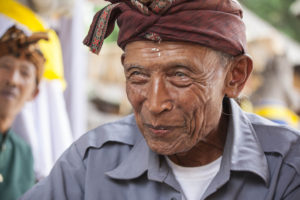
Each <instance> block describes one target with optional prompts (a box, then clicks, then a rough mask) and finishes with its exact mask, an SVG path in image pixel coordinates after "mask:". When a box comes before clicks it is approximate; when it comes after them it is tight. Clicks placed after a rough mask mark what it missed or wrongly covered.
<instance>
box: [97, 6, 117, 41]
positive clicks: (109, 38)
mask: <svg viewBox="0 0 300 200" xmlns="http://www.w3.org/2000/svg"><path fill="white" fill-rule="evenodd" d="M102 8H104V6H95V7H94V12H95V13H96V12H98V11H99V10H101V9H102ZM118 35H119V27H118V25H117V24H115V28H114V30H113V32H112V33H111V34H110V35H109V36H108V37H107V38H106V39H105V40H104V43H112V42H117V40H118Z"/></svg>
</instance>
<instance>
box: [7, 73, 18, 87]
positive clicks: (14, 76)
mask: <svg viewBox="0 0 300 200" xmlns="http://www.w3.org/2000/svg"><path fill="white" fill-rule="evenodd" d="M6 79H7V80H6V82H7V84H8V85H11V86H15V85H17V84H18V83H19V82H20V80H21V75H20V72H19V71H17V70H11V71H10V72H9V73H8V75H7V77H6Z"/></svg>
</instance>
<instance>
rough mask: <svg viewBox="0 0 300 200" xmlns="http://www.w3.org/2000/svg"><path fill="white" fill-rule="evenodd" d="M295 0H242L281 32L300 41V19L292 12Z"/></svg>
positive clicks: (241, 0)
mask: <svg viewBox="0 0 300 200" xmlns="http://www.w3.org/2000/svg"><path fill="white" fill-rule="evenodd" d="M294 1H295V0H240V2H241V3H242V4H244V5H245V6H246V7H248V8H249V9H250V10H251V11H252V12H254V13H256V14H257V15H258V16H260V17H261V18H262V19H264V20H266V21H268V22H269V23H271V24H272V25H273V26H274V27H275V28H277V29H279V30H280V31H281V32H283V33H285V34H287V35H289V36H290V37H292V38H294V39H295V40H297V41H299V42H300V19H299V18H296V17H295V16H294V15H292V13H291V12H290V10H289V9H290V6H291V4H292V3H293V2H294Z"/></svg>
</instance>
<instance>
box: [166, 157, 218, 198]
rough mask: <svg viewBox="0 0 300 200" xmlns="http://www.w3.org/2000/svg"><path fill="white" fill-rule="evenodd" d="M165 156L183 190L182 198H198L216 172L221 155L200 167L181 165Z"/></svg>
mask: <svg viewBox="0 0 300 200" xmlns="http://www.w3.org/2000/svg"><path fill="white" fill-rule="evenodd" d="M166 158H167V162H168V164H169V165H170V167H171V169H172V171H173V173H174V175H175V178H176V180H177V181H178V183H179V184H180V186H181V188H182V190H183V193H184V195H183V200H199V199H201V197H202V195H203V194H204V192H205V190H206V189H207V187H208V185H209V184H210V182H211V181H212V179H213V178H214V177H215V175H216V174H217V173H218V171H219V169H220V165H221V159H222V156H221V157H220V158H218V159H217V160H215V161H213V162H211V163H209V164H207V165H204V166H200V167H182V166H179V165H177V164H175V163H173V162H172V161H171V160H170V159H169V158H168V157H166Z"/></svg>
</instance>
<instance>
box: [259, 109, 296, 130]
mask: <svg viewBox="0 0 300 200" xmlns="http://www.w3.org/2000/svg"><path fill="white" fill-rule="evenodd" d="M254 113H256V114H258V115H260V116H263V117H266V118H268V119H271V120H280V121H284V122H286V123H287V124H289V125H290V126H292V127H295V128H298V125H299V117H298V116H297V115H296V114H295V113H294V112H293V111H291V110H289V109H288V108H285V107H283V106H278V105H269V106H263V107H258V108H255V109H254Z"/></svg>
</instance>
